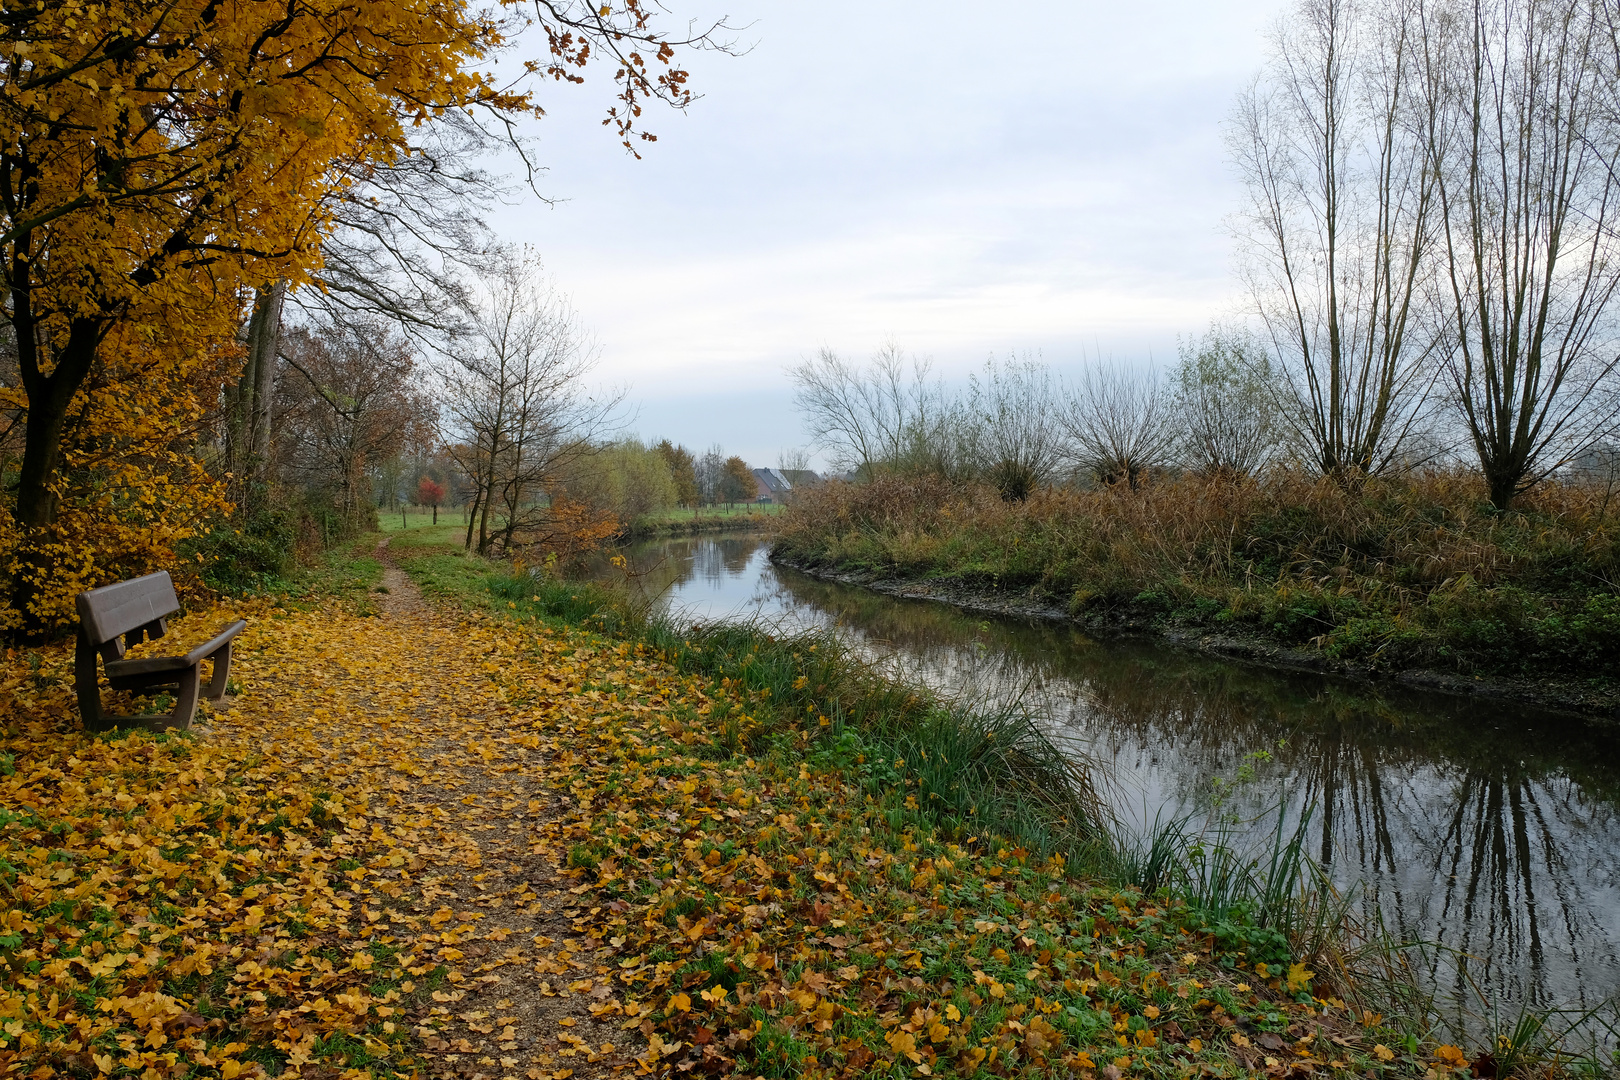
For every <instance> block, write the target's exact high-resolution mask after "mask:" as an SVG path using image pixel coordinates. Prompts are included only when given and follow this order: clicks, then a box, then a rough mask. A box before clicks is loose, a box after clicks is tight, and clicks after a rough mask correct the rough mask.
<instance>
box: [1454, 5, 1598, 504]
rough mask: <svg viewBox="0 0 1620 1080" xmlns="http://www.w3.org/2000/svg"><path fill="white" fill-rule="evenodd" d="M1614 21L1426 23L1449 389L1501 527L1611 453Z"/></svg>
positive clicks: (1467, 9) (1531, 14)
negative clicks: (1571, 465)
mask: <svg viewBox="0 0 1620 1080" xmlns="http://www.w3.org/2000/svg"><path fill="white" fill-rule="evenodd" d="M1617 6H1620V5H1616V4H1615V3H1613V0H1607V2H1606V3H1593V2H1592V0H1468V2H1466V3H1464V2H1460V0H1433V2H1431V3H1430V5H1429V6H1428V8H1427V9H1426V16H1427V17H1426V19H1425V21H1424V29H1425V35H1424V40H1423V45H1424V48H1423V60H1424V69H1423V72H1424V76H1425V78H1424V88H1425V90H1426V91H1427V96H1428V105H1429V108H1428V109H1427V110H1426V112H1425V118H1426V120H1427V125H1426V127H1425V129H1424V134H1425V137H1426V141H1427V146H1428V153H1429V172H1430V173H1431V174H1432V175H1433V176H1435V177H1436V179H1437V189H1436V190H1437V197H1438V198H1437V207H1438V214H1437V220H1438V222H1439V226H1440V230H1441V236H1442V238H1443V243H1442V244H1441V245H1440V247H1439V249H1438V255H1439V262H1440V265H1441V267H1442V273H1441V279H1442V281H1443V287H1442V288H1441V289H1440V290H1438V293H1439V297H1440V304H1441V307H1442V310H1443V314H1444V317H1445V319H1446V321H1447V322H1449V324H1450V327H1449V329H1450V332H1451V335H1452V341H1451V347H1450V348H1449V350H1448V351H1447V363H1446V374H1447V377H1448V381H1449V383H1450V389H1451V391H1452V400H1453V402H1454V403H1455V405H1456V410H1457V414H1458V415H1459V416H1460V417H1461V419H1462V423H1463V426H1464V428H1465V430H1466V432H1467V435H1468V438H1469V441H1470V442H1471V443H1472V447H1473V450H1474V453H1475V455H1476V457H1477V458H1478V461H1479V469H1480V472H1481V474H1482V475H1483V476H1484V479H1485V483H1486V485H1487V487H1488V488H1489V490H1490V497H1491V502H1492V503H1493V504H1494V505H1495V506H1496V507H1497V508H1498V509H1503V510H1505V509H1507V508H1508V507H1509V505H1511V503H1512V502H1513V499H1514V498H1515V496H1517V495H1518V494H1519V493H1520V492H1522V491H1524V490H1525V489H1527V488H1529V487H1531V486H1533V485H1534V484H1536V483H1537V482H1539V481H1540V480H1542V479H1543V478H1545V477H1546V476H1548V475H1549V474H1551V473H1552V472H1553V471H1554V470H1555V469H1557V468H1559V467H1560V466H1562V465H1564V464H1566V463H1568V462H1569V461H1571V460H1573V459H1574V458H1576V457H1577V456H1579V455H1580V454H1581V453H1582V452H1584V451H1585V450H1587V449H1589V448H1590V447H1591V446H1593V445H1594V444H1595V443H1596V442H1597V441H1598V440H1600V439H1602V438H1604V437H1606V436H1607V435H1609V434H1610V432H1611V431H1612V428H1613V425H1614V421H1615V419H1616V415H1617V413H1616V407H1617V404H1620V402H1617V400H1616V395H1615V393H1614V390H1613V388H1612V387H1611V386H1609V385H1608V384H1609V383H1610V382H1611V381H1612V379H1613V376H1614V374H1615V365H1616V364H1617V363H1620V334H1617V327H1616V319H1615V310H1614V307H1615V305H1614V301H1615V294H1616V289H1617V288H1620V234H1617V230H1616V226H1617V225H1620V124H1617V123H1616V120H1617V111H1616V109H1615V104H1616V99H1617V91H1616V79H1617V75H1620V72H1616V71H1615V65H1614V47H1615V42H1616V35H1615V25H1616V24H1615V22H1614V21H1612V20H1613V18H1614V15H1615V11H1616V8H1617Z"/></svg>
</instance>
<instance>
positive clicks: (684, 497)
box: [653, 439, 702, 506]
mask: <svg viewBox="0 0 1620 1080" xmlns="http://www.w3.org/2000/svg"><path fill="white" fill-rule="evenodd" d="M653 449H654V450H656V451H658V453H659V456H661V457H662V458H663V459H664V464H666V465H668V466H669V474H670V478H671V479H672V480H674V482H675V501H676V502H678V503H680V504H681V505H682V506H696V505H697V504H698V501H699V500H700V499H701V498H702V495H701V493H700V492H699V491H698V482H697V463H696V461H695V460H694V459H693V457H692V451H690V450H688V449H687V448H686V447H684V446H675V445H674V444H672V443H671V442H670V441H669V440H668V439H664V440H663V441H662V442H660V443H659V444H658V445H657V446H655V447H653Z"/></svg>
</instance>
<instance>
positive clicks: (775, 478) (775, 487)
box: [754, 469, 821, 504]
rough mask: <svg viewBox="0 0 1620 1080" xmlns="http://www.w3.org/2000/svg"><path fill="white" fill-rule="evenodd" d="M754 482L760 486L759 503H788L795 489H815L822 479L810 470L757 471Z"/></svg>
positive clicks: (755, 471)
mask: <svg viewBox="0 0 1620 1080" xmlns="http://www.w3.org/2000/svg"><path fill="white" fill-rule="evenodd" d="M754 482H755V483H756V484H757V485H758V486H759V496H758V500H757V501H759V502H764V503H784V504H785V503H788V502H791V501H792V499H793V492H794V489H795V488H807V487H815V486H816V485H817V484H819V483H821V477H820V476H819V475H817V474H816V473H814V472H812V471H811V470H809V469H755V470H754Z"/></svg>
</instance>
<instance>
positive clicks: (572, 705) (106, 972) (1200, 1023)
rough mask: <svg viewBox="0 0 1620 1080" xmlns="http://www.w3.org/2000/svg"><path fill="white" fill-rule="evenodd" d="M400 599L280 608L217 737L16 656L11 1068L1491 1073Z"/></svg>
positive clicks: (597, 642) (1, 998) (1163, 922)
mask: <svg viewBox="0 0 1620 1080" xmlns="http://www.w3.org/2000/svg"><path fill="white" fill-rule="evenodd" d="M386 581H387V584H386V586H384V588H386V589H387V590H388V591H387V592H386V593H383V592H378V593H375V594H373V599H374V600H375V601H377V603H376V604H374V605H370V606H361V605H356V604H355V603H352V602H347V603H338V602H336V601H330V602H325V603H316V604H313V605H305V606H303V607H299V608H294V607H275V606H271V605H270V604H267V603H264V604H260V605H258V606H250V607H249V609H248V610H246V611H245V612H244V614H246V615H247V617H248V618H249V620H250V628H249V630H248V631H247V632H246V633H245V634H244V635H243V637H242V638H241V639H240V643H241V647H240V649H239V651H238V660H237V665H238V666H237V668H236V671H235V683H236V684H237V686H238V689H239V693H238V694H237V695H236V697H235V699H234V702H233V703H232V704H231V706H230V707H229V708H228V709H227V710H225V711H221V712H218V713H214V714H204V715H201V716H200V717H199V722H198V724H197V726H196V727H195V728H194V730H193V731H192V732H191V733H189V734H186V735H174V734H171V735H167V736H153V735H150V734H146V733H140V732H137V733H132V734H128V735H123V736H118V737H112V738H108V737H94V736H88V735H85V734H83V733H81V732H79V731H78V730H77V728H78V723H77V717H76V712H75V710H74V709H73V707H72V704H71V693H70V690H71V649H63V648H52V649H46V650H42V651H29V652H23V651H14V652H11V653H8V654H7V656H6V662H5V666H4V669H3V675H0V702H3V703H4V705H3V707H4V709H5V716H4V721H3V722H4V745H3V748H0V773H3V775H0V823H3V827H0V971H3V973H4V978H3V980H0V1064H3V1066H4V1068H5V1069H6V1071H7V1072H8V1073H9V1074H16V1075H30V1076H37V1077H46V1076H52V1075H82V1076H95V1075H116V1076H134V1075H141V1076H143V1077H152V1078H156V1077H167V1076H186V1075H196V1076H221V1077H225V1078H227V1080H229V1078H234V1077H238V1076H257V1075H263V1074H268V1075H309V1076H338V1075H345V1076H347V1075H354V1076H360V1075H396V1074H397V1075H403V1076H409V1075H459V1076H468V1077H473V1076H484V1077H489V1078H491V1080H494V1078H497V1077H499V1078H502V1080H518V1078H527V1080H539V1078H541V1077H555V1078H559V1080H560V1078H564V1077H569V1076H580V1077H584V1076H595V1075H610V1074H613V1073H616V1072H618V1073H633V1074H645V1073H660V1074H663V1073H680V1072H693V1073H713V1074H732V1073H737V1074H743V1075H750V1076H753V1075H766V1076H812V1075H847V1076H856V1075H868V1074H874V1073H884V1072H888V1073H893V1074H897V1075H913V1074H916V1075H924V1076H928V1075H933V1076H942V1075H962V1076H1010V1075H1051V1076H1069V1075H1080V1076H1087V1075H1097V1076H1107V1077H1113V1076H1116V1075H1123V1076H1132V1075H1144V1076H1145V1075H1157V1076H1189V1075H1193V1074H1199V1073H1202V1074H1205V1075H1208V1074H1218V1075H1239V1074H1243V1073H1248V1072H1259V1073H1269V1074H1273V1075H1284V1074H1296V1075H1297V1074H1308V1073H1313V1072H1314V1073H1320V1074H1332V1073H1335V1072H1354V1073H1356V1074H1358V1075H1361V1074H1364V1073H1367V1072H1369V1071H1370V1072H1371V1073H1372V1074H1374V1075H1380V1074H1416V1075H1422V1074H1424V1073H1426V1072H1428V1071H1430V1070H1431V1069H1432V1070H1435V1071H1436V1072H1437V1073H1444V1072H1446V1071H1447V1070H1448V1069H1451V1068H1453V1067H1456V1068H1457V1069H1458V1071H1459V1072H1463V1073H1465V1072H1466V1068H1464V1062H1463V1060H1462V1055H1461V1053H1460V1052H1459V1051H1456V1050H1454V1049H1452V1048H1450V1047H1442V1048H1440V1049H1439V1051H1438V1052H1437V1054H1436V1053H1428V1052H1425V1053H1421V1054H1420V1053H1417V1052H1416V1050H1415V1046H1411V1045H1408V1046H1400V1045H1386V1043H1389V1044H1393V1043H1394V1041H1395V1040H1393V1039H1392V1038H1391V1037H1390V1036H1389V1035H1387V1034H1386V1033H1383V1032H1384V1029H1383V1028H1382V1027H1381V1026H1379V1025H1378V1023H1377V1019H1376V1018H1373V1017H1355V1016H1351V1015H1350V1011H1349V1010H1348V1009H1347V1008H1346V1007H1345V1006H1344V1005H1343V1003H1342V1002H1339V1001H1337V1000H1335V999H1327V1000H1323V999H1320V998H1317V997H1314V996H1313V995H1312V987H1311V982H1312V977H1311V974H1310V972H1309V971H1307V970H1306V969H1304V968H1303V967H1301V966H1293V967H1284V968H1282V969H1280V970H1270V969H1267V968H1265V967H1264V966H1258V967H1239V966H1237V964H1238V963H1239V961H1238V960H1237V958H1234V957H1231V956H1227V955H1222V954H1220V953H1219V952H1212V948H1213V945H1212V942H1211V941H1210V939H1209V938H1208V937H1207V936H1205V935H1203V934H1201V933H1198V932H1195V931H1193V930H1192V929H1190V927H1191V926H1192V925H1194V924H1195V923H1194V921H1193V920H1191V919H1190V918H1189V917H1188V916H1187V913H1186V912H1185V911H1184V910H1183V909H1181V908H1180V907H1178V906H1177V905H1175V904H1174V903H1171V902H1168V901H1166V900H1164V899H1163V898H1160V899H1156V900H1155V899H1150V898H1143V897H1140V896H1137V895H1134V894H1129V893H1119V892H1116V891H1113V890H1098V889H1094V888H1091V887H1088V886H1087V885H1086V884H1085V883H1083V882H1077V881H1074V880H1071V879H1070V878H1069V877H1068V876H1067V875H1066V874H1065V873H1064V870H1063V868H1062V867H1061V866H1055V865H1034V864H1033V863H1032V862H1031V861H1030V860H1027V859H1025V858H1024V857H1023V856H1022V854H1021V853H1020V852H1018V851H1016V850H1011V851H1010V850H1007V849H1006V848H1005V847H1004V846H1003V845H1001V844H999V843H998V842H997V841H996V840H995V838H993V837H989V836H986V837H977V838H973V840H972V841H971V842H968V841H967V840H966V839H965V838H964V840H963V842H962V843H961V844H960V845H957V844H950V843H944V842H941V841H940V840H938V839H937V838H936V837H934V836H933V835H932V834H931V833H930V831H929V830H928V829H927V828H926V826H925V825H924V824H923V820H924V819H922V818H921V816H920V815H918V814H916V813H915V812H913V809H912V808H908V807H907V806H906V804H905V802H904V798H903V793H892V794H891V795H889V796H886V797H885V796H879V795H874V794H872V793H870V792H869V791H867V790H866V789H863V788H862V787H860V786H857V785H856V784H854V783H853V782H851V781H850V780H848V779H846V778H845V776H844V774H843V773H841V772H840V771H838V766H839V764H840V763H839V762H838V761H837V760H836V759H835V758H833V757H830V756H828V755H826V754H822V755H820V756H817V755H814V754H808V756H807V751H808V750H809V747H810V744H809V740H808V738H807V737H798V736H792V737H786V738H783V739H779V740H778V741H777V745H776V748H775V749H774V750H772V751H771V752H770V753H769V754H762V756H761V757H759V758H758V759H755V758H750V757H747V756H745V754H746V750H745V749H744V747H745V746H746V738H745V739H744V740H743V742H742V743H740V744H739V742H738V740H737V735H738V733H739V730H740V731H741V732H742V734H743V735H745V736H746V733H747V728H748V724H747V723H746V722H745V723H744V724H743V725H742V726H741V728H740V729H739V726H738V725H736V724H731V725H719V724H716V723H714V722H713V717H714V716H715V715H716V710H717V707H718V710H719V712H722V713H727V714H730V715H733V716H735V715H741V716H743V717H745V718H746V717H749V716H750V715H752V714H761V713H763V712H764V711H765V710H768V709H769V707H770V703H769V702H766V701H748V700H740V699H739V697H738V695H737V693H736V691H735V690H734V689H733V688H732V687H729V686H725V685H708V684H705V683H704V682H703V681H701V680H699V679H697V678H695V677H690V676H683V675H680V674H678V673H677V672H675V671H674V670H673V669H671V668H670V667H669V666H667V665H666V664H664V663H663V662H662V661H661V660H660V659H659V658H657V657H655V656H652V655H649V654H648V653H647V652H646V650H645V649H644V648H643V647H641V646H637V645H633V644H629V643H625V642H618V641H612V640H604V639H602V638H599V637H595V636H592V635H590V634H588V633H586V632H584V631H581V630H577V629H569V628H561V627H555V626H545V625H541V624H539V623H534V622H521V621H519V620H517V619H515V618H503V617H501V616H500V615H498V614H496V615H491V614H488V613H474V612H468V611H464V610H461V609H460V608H455V607H451V606H449V605H443V606H437V607H433V606H428V605H426V604H424V603H423V602H422V601H421V600H420V598H419V597H417V596H415V594H414V590H413V589H412V588H411V586H410V584H409V582H408V580H407V579H405V577H404V575H402V574H400V573H399V572H398V571H397V570H390V571H389V572H388V576H387V578H386ZM367 611H369V612H370V614H363V613H362V612H367ZM220 618H221V613H219V612H203V613H199V614H197V615H194V616H188V617H187V618H186V619H184V620H181V623H180V626H179V627H178V629H179V631H180V632H181V633H182V634H184V633H186V632H189V631H197V630H198V628H203V629H206V628H207V627H208V626H209V625H212V624H213V623H217V622H218V621H220ZM807 725H808V727H809V730H811V731H813V730H814V728H815V718H813V717H812V718H808V719H807ZM722 727H724V729H725V730H724V732H723V731H722V730H721V728H722ZM806 734H808V733H806ZM728 744H729V745H730V746H731V747H732V750H735V751H736V752H735V753H733V752H732V750H728V748H727V747H728ZM1363 1021H1365V1023H1364V1022H1363ZM1380 1040H1384V1041H1380Z"/></svg>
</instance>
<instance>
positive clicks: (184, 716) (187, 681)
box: [151, 663, 202, 731]
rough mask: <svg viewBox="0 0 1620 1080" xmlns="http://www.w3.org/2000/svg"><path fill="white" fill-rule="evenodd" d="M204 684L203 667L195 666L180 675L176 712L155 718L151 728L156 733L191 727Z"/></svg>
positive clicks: (175, 704)
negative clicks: (198, 695) (199, 693)
mask: <svg viewBox="0 0 1620 1080" xmlns="http://www.w3.org/2000/svg"><path fill="white" fill-rule="evenodd" d="M201 683H202V665H201V664H200V663H199V664H195V665H193V666H192V667H190V668H188V669H187V670H185V671H182V672H181V673H180V688H179V690H178V691H177V692H176V693H175V703H174V712H172V713H170V714H169V715H168V716H154V717H152V720H151V726H152V729H153V730H154V731H162V730H164V729H165V728H179V729H180V730H181V731H184V730H186V729H187V728H189V727H190V726H191V718H192V717H193V716H195V715H196V714H197V693H198V690H199V689H200V688H201Z"/></svg>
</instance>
